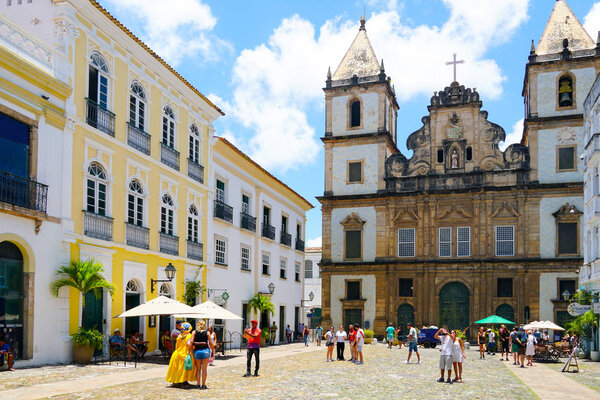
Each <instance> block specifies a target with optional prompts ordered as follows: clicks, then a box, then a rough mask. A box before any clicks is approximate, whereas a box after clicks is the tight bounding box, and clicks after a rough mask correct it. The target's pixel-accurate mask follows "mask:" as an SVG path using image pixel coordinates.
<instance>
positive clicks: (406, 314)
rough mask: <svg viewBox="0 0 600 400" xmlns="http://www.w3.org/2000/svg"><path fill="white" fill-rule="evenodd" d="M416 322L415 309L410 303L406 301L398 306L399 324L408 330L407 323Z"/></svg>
mask: <svg viewBox="0 0 600 400" xmlns="http://www.w3.org/2000/svg"><path fill="white" fill-rule="evenodd" d="M409 322H410V323H411V324H414V323H415V309H414V308H413V306H411V305H410V304H408V303H404V304H402V305H400V307H398V326H401V327H402V329H403V330H404V331H406V324H408V323H409Z"/></svg>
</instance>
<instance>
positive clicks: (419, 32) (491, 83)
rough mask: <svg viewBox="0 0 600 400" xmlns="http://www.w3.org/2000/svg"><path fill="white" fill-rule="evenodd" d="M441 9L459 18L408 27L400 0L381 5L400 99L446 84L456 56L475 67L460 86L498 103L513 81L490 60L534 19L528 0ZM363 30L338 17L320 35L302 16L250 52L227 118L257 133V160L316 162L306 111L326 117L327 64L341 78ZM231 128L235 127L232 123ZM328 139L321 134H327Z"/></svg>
mask: <svg viewBox="0 0 600 400" xmlns="http://www.w3.org/2000/svg"><path fill="white" fill-rule="evenodd" d="M442 2H443V4H444V5H445V6H446V7H447V8H448V9H449V11H450V15H449V18H448V20H447V22H445V23H444V24H443V25H442V26H440V27H438V26H428V25H420V26H416V27H410V26H408V24H406V23H405V22H403V20H402V19H401V17H400V10H401V9H402V7H403V6H402V5H396V4H395V2H394V1H389V2H382V3H385V6H384V7H386V8H384V9H382V10H379V11H377V12H374V13H372V14H371V15H370V17H369V18H368V20H367V32H368V35H369V37H370V39H371V42H372V45H373V47H374V50H375V53H376V54H377V56H378V57H379V58H383V59H384V60H385V65H386V72H387V73H388V75H390V76H391V77H392V79H393V83H394V84H395V86H396V94H397V96H398V99H399V101H408V100H410V99H412V98H414V97H415V96H417V95H422V94H433V91H435V90H440V89H443V88H444V86H447V85H448V84H449V83H450V82H451V81H452V70H451V68H450V67H447V66H445V65H444V63H445V62H446V61H448V60H449V59H450V58H451V56H452V53H453V52H457V53H458V56H459V58H461V59H465V60H466V63H465V64H464V65H461V66H460V67H459V73H458V80H459V81H460V82H461V83H462V84H465V85H467V86H469V87H477V89H478V91H479V92H480V93H481V95H482V97H483V98H487V99H497V98H499V97H500V96H501V95H502V82H503V81H504V80H505V79H506V78H505V77H504V76H503V75H502V71H501V70H500V68H499V66H498V65H497V64H496V62H495V61H494V60H492V59H486V58H485V54H486V52H487V51H488V50H489V49H490V48H491V47H493V46H496V45H498V44H501V43H503V42H506V41H507V40H510V38H511V36H512V34H513V33H514V31H515V29H516V28H517V27H518V26H519V25H521V24H522V23H523V22H524V21H526V20H527V8H528V3H529V0H504V1H497V0H442ZM357 31H358V21H350V20H347V19H342V18H340V17H336V18H334V19H331V20H329V21H327V22H325V24H324V25H322V26H321V27H320V28H319V30H318V34H316V32H315V27H314V26H313V25H312V24H311V23H310V22H309V21H306V20H304V19H303V18H301V17H299V16H298V15H295V16H292V17H291V18H286V19H284V20H283V21H282V22H281V24H280V25H279V27H277V28H276V29H275V30H274V31H273V33H272V35H271V37H270V38H269V41H268V42H267V43H263V44H261V45H259V46H256V47H255V48H253V49H246V50H244V51H242V53H241V54H240V56H239V57H238V59H237V61H236V64H235V67H234V70H233V79H232V81H233V85H234V94H233V99H232V100H231V104H230V106H231V111H230V112H229V113H227V114H228V116H229V117H230V118H232V120H233V121H232V120H229V121H232V122H237V123H239V124H240V125H242V126H243V127H244V128H245V129H246V130H248V131H249V132H248V134H244V135H237V137H238V138H239V139H240V140H241V142H242V143H241V145H242V146H243V147H244V148H247V149H248V151H249V153H250V154H251V156H252V157H253V158H255V159H256V161H257V162H259V163H261V164H262V165H263V166H265V167H267V168H277V169H278V170H279V171H281V172H284V171H285V170H287V169H291V168H300V167H302V166H303V165H308V164H311V163H312V162H313V161H314V159H315V157H316V155H317V154H318V152H319V150H320V149H321V144H320V143H319V142H317V140H316V138H315V130H314V129H313V127H312V126H311V125H310V124H309V122H308V119H307V114H308V113H309V112H310V111H311V110H315V109H316V110H320V111H319V112H321V113H322V112H323V111H322V110H323V92H322V90H321V88H322V87H323V86H324V81H325V75H326V72H327V67H328V66H331V70H332V73H333V72H335V69H336V68H337V66H338V64H339V63H340V61H341V59H342V57H343V55H344V53H345V52H346V50H347V49H348V47H349V46H350V44H351V42H352V40H353V38H354V36H355V35H356V33H357ZM467 77H468V78H467ZM217 104H223V103H217ZM224 123H225V124H226V125H227V126H228V127H229V129H231V130H234V131H235V130H236V129H233V128H231V127H230V125H228V124H229V123H230V122H228V121H227V119H225V121H224ZM322 133H323V132H322V131H321V128H319V132H318V134H319V136H320V135H322ZM236 134H237V132H236Z"/></svg>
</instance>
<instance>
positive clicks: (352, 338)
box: [348, 324, 356, 361]
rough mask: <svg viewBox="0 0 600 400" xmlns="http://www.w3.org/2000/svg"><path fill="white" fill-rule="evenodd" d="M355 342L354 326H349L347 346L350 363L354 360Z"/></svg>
mask: <svg viewBox="0 0 600 400" xmlns="http://www.w3.org/2000/svg"><path fill="white" fill-rule="evenodd" d="M355 340H356V331H355V330H354V326H353V325H352V324H350V325H349V326H348V345H349V346H350V361H355V360H356V354H355V347H354V341H355Z"/></svg>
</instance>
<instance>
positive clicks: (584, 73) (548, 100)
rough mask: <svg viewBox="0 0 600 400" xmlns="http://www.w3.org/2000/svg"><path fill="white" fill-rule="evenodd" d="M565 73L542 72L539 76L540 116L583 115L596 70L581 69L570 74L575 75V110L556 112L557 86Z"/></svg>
mask: <svg viewBox="0 0 600 400" xmlns="http://www.w3.org/2000/svg"><path fill="white" fill-rule="evenodd" d="M563 72H564V71H551V72H542V73H540V74H538V76H537V87H538V92H537V94H538V99H537V100H538V116H539V117H552V116H557V115H567V114H576V113H579V114H583V102H584V101H585V98H586V96H587V94H588V92H589V91H590V88H591V87H592V85H593V83H594V80H595V79H596V71H595V68H580V69H574V70H571V71H570V72H571V73H573V75H575V104H576V106H577V108H576V109H575V110H560V111H557V110H556V93H557V91H556V85H557V79H558V76H559V75H561V74H562V73H563Z"/></svg>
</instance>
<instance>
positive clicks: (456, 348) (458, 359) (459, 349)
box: [450, 330, 467, 383]
mask: <svg viewBox="0 0 600 400" xmlns="http://www.w3.org/2000/svg"><path fill="white" fill-rule="evenodd" d="M450 337H451V338H452V365H453V366H454V382H459V383H462V370H463V361H464V360H465V359H466V358H467V354H466V353H465V344H464V343H463V341H462V339H461V338H459V337H458V335H457V332H456V330H453V331H452V334H451V336H450Z"/></svg>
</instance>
